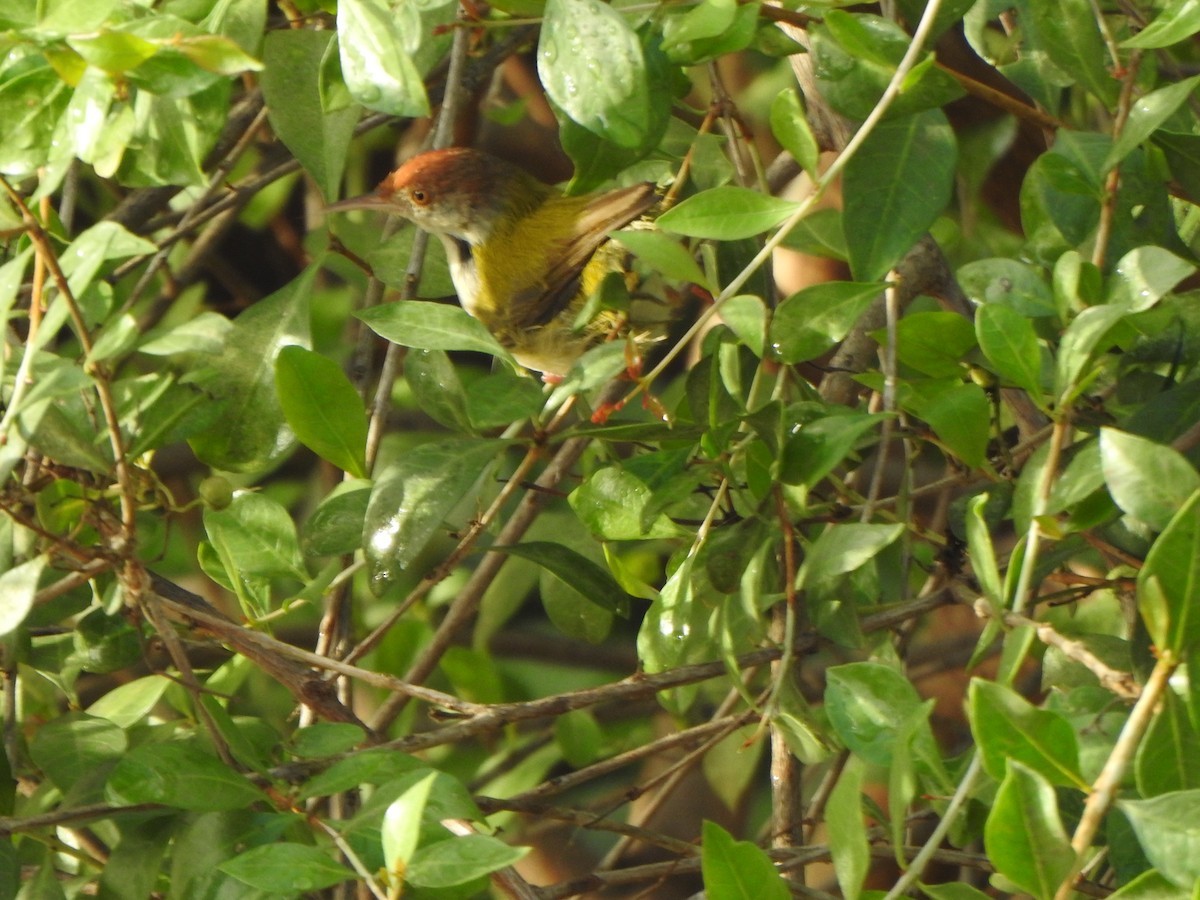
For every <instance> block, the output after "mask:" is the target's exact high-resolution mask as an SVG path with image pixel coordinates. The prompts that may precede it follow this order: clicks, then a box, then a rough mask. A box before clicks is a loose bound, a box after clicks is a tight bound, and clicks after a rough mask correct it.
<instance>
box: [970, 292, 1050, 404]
mask: <svg viewBox="0 0 1200 900" xmlns="http://www.w3.org/2000/svg"><path fill="white" fill-rule="evenodd" d="M975 336H976V338H977V339H978V341H979V349H980V350H982V351H983V355H984V356H986V357H987V358H988V362H990V363H991V364H992V366H993V367H994V368H995V371H996V374H997V375H999V376H1000V377H1001V378H1003V379H1004V380H1005V381H1008V382H1010V383H1012V384H1014V385H1016V386H1017V387H1019V388H1021V389H1022V390H1024V391H1026V392H1027V393H1028V394H1029V396H1030V397H1032V398H1033V399H1034V401H1035V402H1036V401H1037V400H1039V399H1040V398H1041V393H1042V389H1041V376H1042V349H1041V344H1040V343H1039V342H1038V337H1037V333H1036V332H1035V331H1034V330H1033V325H1032V324H1031V323H1030V321H1029V320H1028V319H1027V318H1025V317H1024V316H1022V315H1021V314H1020V313H1018V312H1017V311H1016V310H1015V309H1013V308H1012V307H1010V306H1003V305H1001V304H999V303H987V304H985V305H983V306H981V307H980V308H979V309H978V310H977V311H976V313H975Z"/></svg>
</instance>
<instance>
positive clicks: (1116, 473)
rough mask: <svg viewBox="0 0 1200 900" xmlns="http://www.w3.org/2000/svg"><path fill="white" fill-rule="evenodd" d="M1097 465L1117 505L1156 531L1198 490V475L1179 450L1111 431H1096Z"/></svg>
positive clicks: (1164, 526) (1107, 429)
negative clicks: (1098, 437) (1098, 439)
mask: <svg viewBox="0 0 1200 900" xmlns="http://www.w3.org/2000/svg"><path fill="white" fill-rule="evenodd" d="M1100 466H1101V471H1103V473H1104V481H1105V484H1106V485H1107V487H1108V492H1109V494H1111V495H1112V498H1113V500H1114V501H1115V502H1116V504H1117V506H1119V507H1121V509H1122V510H1124V511H1125V512H1127V513H1129V514H1130V515H1131V516H1134V517H1135V518H1138V519H1141V520H1142V521H1143V522H1145V523H1146V524H1147V525H1149V526H1150V527H1152V528H1155V529H1157V530H1159V531H1161V530H1162V529H1164V528H1166V527H1167V523H1168V522H1170V521H1171V518H1172V517H1173V516H1174V515H1175V514H1176V513H1177V512H1178V511H1179V509H1180V508H1181V507H1182V506H1183V505H1184V504H1185V503H1186V502H1187V500H1188V498H1189V497H1191V496H1192V493H1193V492H1194V491H1196V490H1200V474H1198V473H1197V472H1196V469H1195V467H1194V466H1193V465H1192V464H1191V463H1190V462H1188V461H1187V459H1186V458H1185V457H1184V456H1183V455H1182V454H1181V453H1179V451H1177V450H1175V449H1173V448H1171V447H1168V446H1166V445H1165V444H1159V443H1156V442H1155V441H1151V440H1147V439H1146V438H1144V437H1139V436H1138V435H1136V434H1129V433H1128V432H1124V431H1118V430H1117V429H1115V428H1102V429H1101V430H1100Z"/></svg>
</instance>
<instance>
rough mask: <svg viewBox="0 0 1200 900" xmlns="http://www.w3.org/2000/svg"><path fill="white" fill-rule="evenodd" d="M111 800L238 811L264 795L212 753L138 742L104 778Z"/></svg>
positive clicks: (184, 746) (177, 745) (186, 746)
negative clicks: (140, 744)
mask: <svg viewBox="0 0 1200 900" xmlns="http://www.w3.org/2000/svg"><path fill="white" fill-rule="evenodd" d="M107 789H108V794H109V796H110V798H111V799H112V800H113V801H114V802H116V803H161V804H163V805H164V806H174V807H176V808H178V809H187V810H195V811H203V810H226V809H244V808H245V807H247V806H249V805H251V804H253V803H256V802H259V801H262V802H264V803H265V802H266V799H267V798H266V795H265V794H263V793H262V791H260V790H259V789H258V788H257V787H255V786H254V785H253V784H251V783H250V782H249V781H248V780H247V779H246V778H244V777H243V776H241V775H239V774H238V773H237V772H236V771H235V770H233V769H230V768H229V767H227V766H226V765H224V764H223V763H222V762H220V761H219V760H218V759H217V758H216V757H215V756H210V755H209V754H207V753H205V752H204V751H202V750H200V749H198V748H196V747H195V746H193V745H192V744H189V743H179V742H174V743H165V744H143V745H142V746H140V747H136V748H134V749H133V750H131V751H130V752H129V753H127V754H125V755H124V756H122V757H121V759H120V761H119V762H118V763H117V765H116V766H115V767H114V769H113V770H112V772H111V773H110V774H109V776H108V786H107Z"/></svg>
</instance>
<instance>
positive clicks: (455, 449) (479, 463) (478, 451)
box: [363, 441, 506, 591]
mask: <svg viewBox="0 0 1200 900" xmlns="http://www.w3.org/2000/svg"><path fill="white" fill-rule="evenodd" d="M505 446H506V445H505V444H504V443H503V442H501V441H472V442H467V441H446V442H444V443H436V444H422V445H421V446H418V447H414V448H412V449H411V450H409V451H407V452H406V453H404V454H403V455H402V456H401V457H400V458H399V459H398V460H396V461H395V462H394V463H392V464H391V465H388V466H385V467H384V469H383V471H382V472H379V473H377V474H376V481H375V487H374V488H373V489H372V491H371V501H370V504H369V505H368V507H367V519H366V523H365V525H364V527H363V548H364V550H365V551H366V555H367V562H368V563H369V564H370V566H371V576H372V586H373V588H374V589H375V590H377V591H382V590H383V589H384V588H385V587H386V586H387V584H388V583H389V582H390V581H391V580H392V579H394V578H395V577H396V576H397V575H399V574H400V573H401V572H402V571H404V570H406V569H407V568H408V567H409V566H411V565H412V564H413V562H415V561H416V559H417V557H418V556H419V555H420V553H421V551H423V550H424V549H425V546H426V545H427V544H428V543H429V541H430V540H431V539H432V538H433V536H434V535H435V534H437V533H438V531H440V530H443V529H447V528H448V526H447V525H446V519H447V517H448V516H449V515H450V514H451V512H452V511H453V510H454V508H455V507H456V506H458V504H459V503H460V502H462V500H463V498H464V497H466V496H467V495H468V493H469V492H470V491H471V489H472V488H473V487H474V486H475V485H476V483H477V482H478V481H479V478H480V476H481V474H482V473H483V472H485V471H486V470H487V469H488V467H489V466H490V465H491V463H492V462H493V460H495V459H496V457H497V456H498V455H499V454H500V453H501V452H502V450H503V449H504V447H505Z"/></svg>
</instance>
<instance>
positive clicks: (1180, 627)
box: [1138, 491, 1200, 656]
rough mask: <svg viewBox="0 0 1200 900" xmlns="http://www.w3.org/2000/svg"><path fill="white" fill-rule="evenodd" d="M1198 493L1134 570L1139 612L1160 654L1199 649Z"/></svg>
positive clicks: (1199, 526) (1199, 568)
mask: <svg viewBox="0 0 1200 900" xmlns="http://www.w3.org/2000/svg"><path fill="white" fill-rule="evenodd" d="M1197 596H1200V491H1197V492H1196V493H1194V494H1192V496H1191V497H1190V498H1189V499H1188V501H1187V502H1186V503H1184V504H1183V506H1182V507H1181V508H1180V510H1179V512H1177V513H1176V514H1175V516H1174V518H1172V519H1171V521H1170V522H1169V523H1167V527H1166V528H1165V529H1163V532H1162V534H1160V535H1159V536H1158V539H1157V540H1155V542H1154V544H1153V545H1152V546H1151V547H1150V552H1149V553H1147V554H1146V561H1145V564H1144V565H1143V566H1142V569H1141V571H1140V572H1138V608H1139V610H1140V611H1141V614H1142V618H1143V619H1144V620H1145V622H1146V628H1147V630H1148V631H1149V632H1150V639H1151V640H1152V641H1153V642H1154V645H1155V646H1156V647H1158V649H1159V652H1160V653H1161V652H1162V651H1164V650H1170V651H1172V652H1173V653H1175V654H1176V655H1177V656H1186V655H1187V654H1189V653H1191V652H1192V651H1193V650H1194V649H1195V648H1196V647H1197V646H1200V608H1198V606H1197V603H1196V597H1197Z"/></svg>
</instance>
